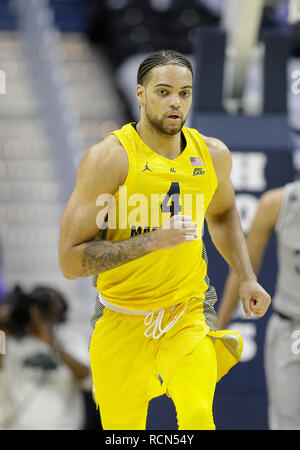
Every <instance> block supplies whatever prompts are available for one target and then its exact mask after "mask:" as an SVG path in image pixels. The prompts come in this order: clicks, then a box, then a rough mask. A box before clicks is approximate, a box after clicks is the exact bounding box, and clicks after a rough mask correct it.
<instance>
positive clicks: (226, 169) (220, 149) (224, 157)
mask: <svg viewBox="0 0 300 450" xmlns="http://www.w3.org/2000/svg"><path fill="white" fill-rule="evenodd" d="M200 136H201V137H202V139H203V141H204V143H205V145H206V147H207V149H208V151H209V154H210V157H211V159H212V162H213V165H214V168H215V171H216V174H217V177H218V179H219V180H220V179H221V177H223V175H226V176H225V178H227V176H229V174H230V172H231V169H232V158H231V153H230V151H229V149H228V147H227V145H226V144H225V143H224V142H223V141H221V140H220V139H217V138H215V137H211V136H205V135H204V134H202V133H200Z"/></svg>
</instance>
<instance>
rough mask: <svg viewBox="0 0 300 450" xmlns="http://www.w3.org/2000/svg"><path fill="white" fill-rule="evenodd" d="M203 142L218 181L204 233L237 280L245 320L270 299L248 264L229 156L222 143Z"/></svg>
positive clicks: (258, 312) (262, 311) (259, 311)
mask: <svg viewBox="0 0 300 450" xmlns="http://www.w3.org/2000/svg"><path fill="white" fill-rule="evenodd" d="M207 139H208V140H206V144H207V147H208V149H209V151H210V154H211V157H212V160H213V164H214V167H215V171H216V175H217V179H218V187H217V189H216V191H215V194H214V196H213V198H212V201H211V203H210V204H209V206H208V208H207V212H206V222H207V225H208V230H209V233H210V235H211V238H212V241H213V243H214V245H215V247H216V248H217V250H218V251H219V253H220V254H221V255H222V256H223V258H224V259H225V260H226V261H227V263H228V264H229V266H230V267H231V269H232V271H233V272H234V273H235V274H236V276H237V277H238V280H239V282H240V296H241V300H242V303H243V308H244V311H245V315H246V317H247V318H250V317H251V312H253V313H254V314H255V315H257V316H259V317H261V316H263V315H264V314H265V313H266V311H267V309H268V307H269V305H270V303H271V298H270V296H269V294H268V293H267V292H266V291H265V290H264V289H263V287H262V286H261V285H260V284H259V283H258V282H257V279H256V276H255V273H254V271H253V268H252V265H251V261H250V257H249V253H248V249H247V244H246V239H245V236H244V233H243V231H242V228H241V223H240V218H239V215H238V212H237V209H236V204H235V193H234V188H233V185H232V182H231V179H230V173H231V168H232V159H231V154H230V151H229V150H228V148H227V147H226V145H225V144H223V142H221V141H219V140H218V139H212V138H207Z"/></svg>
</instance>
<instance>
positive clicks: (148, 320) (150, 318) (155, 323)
mask: <svg viewBox="0 0 300 450" xmlns="http://www.w3.org/2000/svg"><path fill="white" fill-rule="evenodd" d="M187 306H188V305H185V307H184V309H183V310H182V311H181V313H180V314H178V315H177V316H175V317H174V318H173V319H172V320H171V321H170V322H169V323H168V325H167V326H166V327H165V328H164V329H163V330H162V329H161V324H162V319H163V317H164V313H165V310H164V308H159V309H154V310H153V311H151V312H149V314H147V316H146V317H145V320H144V323H145V325H146V326H147V325H148V328H146V330H145V332H144V336H145V337H151V336H152V337H153V339H158V338H159V337H160V336H161V335H162V334H164V333H166V332H167V331H169V330H170V329H171V328H172V327H173V325H175V323H176V322H177V321H178V320H179V319H180V317H181V316H182V315H183V313H184V311H185V310H186V308H187ZM173 308H174V307H173ZM173 308H172V309H173ZM156 311H158V314H157V317H156V319H155V320H154V313H155V312H156ZM152 328H153V329H152ZM151 329H152V331H151V332H150V330H151ZM157 329H158V330H159V333H158V334H156V331H157Z"/></svg>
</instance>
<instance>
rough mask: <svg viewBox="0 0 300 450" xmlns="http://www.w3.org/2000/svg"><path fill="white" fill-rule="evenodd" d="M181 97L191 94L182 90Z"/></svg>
mask: <svg viewBox="0 0 300 450" xmlns="http://www.w3.org/2000/svg"><path fill="white" fill-rule="evenodd" d="M181 95H182V97H189V96H190V95H191V92H190V91H182V92H181Z"/></svg>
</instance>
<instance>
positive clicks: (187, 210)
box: [59, 50, 270, 430]
mask: <svg viewBox="0 0 300 450" xmlns="http://www.w3.org/2000/svg"><path fill="white" fill-rule="evenodd" d="M192 85H193V71H192V67H191V64H190V62H189V61H188V60H187V59H186V58H185V57H184V56H183V55H181V54H179V53H177V52H175V51H170V50H168V51H159V52H155V53H153V54H150V55H149V56H148V57H147V58H145V60H144V61H143V62H142V63H141V65H140V67H139V70H138V85H137V89H136V95H137V99H138V101H139V104H140V120H139V122H138V123H137V124H135V123H129V124H127V125H125V126H123V127H122V128H121V129H120V130H117V131H115V132H113V133H111V134H110V135H108V136H107V137H106V138H105V139H104V141H103V142H101V143H99V144H97V145H95V146H93V147H92V148H90V149H89V150H88V151H87V152H86V154H85V155H84V156H83V158H82V161H81V163H80V167H79V171H78V178H77V183H76V186H75V189H74V192H73V193H72V196H71V198H70V200H69V202H68V205H67V207H66V210H65V212H64V215H63V218H62V224H61V235H60V244H59V255H60V265H61V269H62V272H63V274H64V275H65V277H67V278H68V279H75V278H78V277H86V276H94V275H98V279H97V288H98V291H99V296H98V300H99V305H100V304H101V305H102V308H103V307H104V310H103V313H100V314H99V317H100V318H99V319H98V321H97V322H96V325H95V330H94V332H93V335H92V338H91V343H90V359H91V369H92V374H93V383H94V391H95V392H94V393H95V398H96V401H97V403H98V404H99V407H100V414H101V420H102V426H103V428H104V429H106V430H108V429H131V430H133V429H145V427H146V419H147V410H148V403H149V401H150V399H151V398H153V397H155V396H158V395H162V394H163V393H167V395H169V396H170V397H171V398H172V400H173V402H174V404H175V407H176V410H177V420H178V427H179V429H192V430H198V429H214V428H215V424H214V420H213V416H212V403H213V396H214V391H215V385H216V382H217V381H218V380H219V379H220V378H221V377H222V376H223V375H224V374H225V373H227V372H228V370H229V369H230V368H231V367H232V366H233V365H234V364H236V363H237V361H238V360H239V358H240V355H241V350H242V341H241V338H240V336H239V335H238V334H237V333H236V332H234V331H229V330H227V331H216V328H215V322H214V323H213V321H215V312H214V309H213V301H211V300H210V298H209V296H210V294H211V292H212V291H211V290H210V289H209V285H208V279H207V278H206V262H205V252H204V248H203V245H202V239H201V233H202V228H203V221H204V216H205V218H206V220H207V223H208V226H209V231H210V234H211V236H212V238H213V241H214V243H215V245H216V247H217V249H218V250H219V251H220V253H221V254H222V255H223V256H224V258H225V259H226V260H227V261H228V263H229V264H230V266H231V267H232V269H233V270H234V271H235V273H236V274H237V276H238V278H239V280H240V281H241V284H242V288H241V290H242V299H243V302H244V308H245V312H246V314H247V315H248V316H249V315H250V314H251V311H253V312H254V313H255V314H256V315H258V316H262V315H263V314H265V312H266V310H267V308H268V306H269V304H270V297H269V295H268V294H267V293H266V292H265V290H264V289H263V288H262V287H261V286H260V285H259V284H258V283H257V281H256V277H255V275H254V273H253V270H252V267H251V264H250V260H249V257H248V252H247V247H246V242H245V240H244V236H243V233H242V231H241V226H240V222H239V218H238V214H237V212H236V208H235V201H234V191H233V187H232V184H231V182H230V178H229V176H230V170H231V156H230V152H229V150H228V149H227V148H226V146H225V145H224V144H223V143H222V142H220V141H218V140H217V139H214V138H207V137H205V136H202V135H201V134H200V133H199V132H198V131H196V130H194V129H191V128H187V127H185V126H184V124H185V121H186V118H187V115H188V112H189V109H190V107H191V103H192ZM103 195H104V197H105V195H106V196H107V197H105V198H108V199H109V202H108V205H107V203H106V204H105V202H104V201H103ZM99 196H100V197H99ZM124 199H125V200H126V199H127V200H126V201H125V200H124ZM195 199H196V202H195ZM96 200H97V204H98V205H100V204H101V205H102V207H99V206H97V204H96ZM193 202H194V203H193ZM137 205H138V206H137ZM191 205H193V207H191ZM111 211H114V213H115V214H111V215H109V213H110V212H111ZM107 213H108V221H106V220H105V217H106V215H107ZM114 220H116V223H114ZM97 224H98V226H97ZM102 227H103V228H105V227H106V238H105V240H99V239H95V237H96V235H97V232H98V231H99V230H98V228H102ZM159 375H160V378H161V379H162V381H163V383H162V384H161V382H160V380H159V378H158V376H159Z"/></svg>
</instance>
